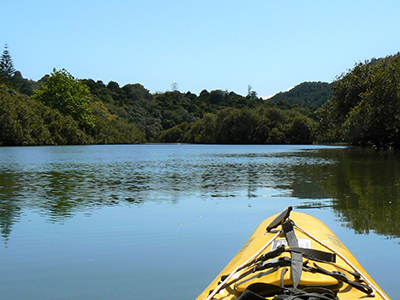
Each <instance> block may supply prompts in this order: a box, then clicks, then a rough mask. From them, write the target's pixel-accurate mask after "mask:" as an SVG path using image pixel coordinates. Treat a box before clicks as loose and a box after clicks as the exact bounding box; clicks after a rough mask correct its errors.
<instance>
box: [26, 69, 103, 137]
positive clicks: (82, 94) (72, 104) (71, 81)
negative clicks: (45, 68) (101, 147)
mask: <svg viewBox="0 0 400 300" xmlns="http://www.w3.org/2000/svg"><path fill="white" fill-rule="evenodd" d="M33 98H34V99H37V100H40V101H42V102H43V103H44V104H45V105H47V106H49V107H51V108H54V109H58V110H59V111H60V112H61V113H62V114H63V115H70V116H72V117H73V118H74V120H76V121H77V122H78V124H79V126H80V127H81V128H83V129H85V130H91V129H93V128H94V126H95V123H94V116H93V114H92V110H91V109H90V102H91V101H90V90H89V88H88V87H87V86H86V85H85V84H83V83H82V82H80V81H79V80H77V79H75V78H74V77H73V76H72V75H71V74H70V73H69V72H68V71H67V70H65V69H62V70H59V71H57V70H55V69H54V70H53V73H51V76H50V77H49V78H48V79H47V81H46V82H45V83H44V84H42V86H41V88H40V89H39V90H36V91H35V94H34V95H33Z"/></svg>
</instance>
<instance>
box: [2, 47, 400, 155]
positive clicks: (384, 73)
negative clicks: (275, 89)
mask: <svg viewBox="0 0 400 300" xmlns="http://www.w3.org/2000/svg"><path fill="white" fill-rule="evenodd" d="M399 76H400V54H397V55H393V56H388V57H386V58H381V59H372V60H371V61H366V62H364V63H359V64H357V65H356V66H355V67H354V68H353V69H351V70H349V71H348V72H347V73H344V74H342V75H340V76H339V77H337V78H336V79H335V80H334V81H333V82H332V83H324V82H304V83H301V84H299V85H297V86H295V87H294V88H292V89H290V90H289V91H287V92H281V93H278V94H276V95H275V96H273V97H271V98H269V99H262V98H259V97H257V93H256V92H255V91H252V90H251V86H249V88H248V94H247V95H246V96H242V95H238V94H236V93H234V92H230V91H226V90H213V91H207V90H203V91H201V92H200V94H199V95H196V94H194V93H191V92H180V91H178V90H177V89H176V88H175V85H173V86H172V89H171V90H170V91H166V92H162V93H154V94H152V93H150V91H149V90H147V89H146V88H145V87H144V86H143V85H141V84H139V83H136V84H127V85H124V86H122V87H121V86H119V84H118V83H117V82H115V81H110V82H108V83H107V84H106V83H103V82H102V81H94V80H92V79H76V78H74V76H73V75H71V74H70V73H69V72H68V71H67V70H65V69H61V70H55V69H54V70H53V72H51V73H50V74H46V75H44V76H43V77H42V78H41V79H40V80H39V81H34V80H30V79H26V78H24V77H23V76H22V74H21V72H20V71H17V70H15V68H14V65H13V61H12V58H11V55H10V53H9V51H8V47H7V45H5V47H4V51H3V54H2V56H1V60H0V145H66V144H132V143H145V142H158V143H166V142H167V143H177V142H178V143H216V144H218V143H221V144H277V143H279V144H282V143H293V144H310V143H320V142H324V143H326V142H329V143H337V142H345V143H349V144H355V145H369V146H374V147H376V148H399V147H400V137H399V133H398V132H399V129H400V128H399V126H400V121H399V120H400V115H399V108H398V107H399V105H398V104H399V103H398V98H399V86H398V82H399V79H400V78H399Z"/></svg>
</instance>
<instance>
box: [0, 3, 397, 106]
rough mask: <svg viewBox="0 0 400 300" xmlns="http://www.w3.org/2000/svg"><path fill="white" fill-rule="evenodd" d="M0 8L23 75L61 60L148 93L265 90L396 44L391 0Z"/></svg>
mask: <svg viewBox="0 0 400 300" xmlns="http://www.w3.org/2000/svg"><path fill="white" fill-rule="evenodd" d="M3 9H4V11H7V14H5V15H4V16H3V17H2V18H1V21H0V24H1V27H2V29H3V30H2V31H1V33H0V43H2V45H5V44H7V45H8V50H9V52H10V55H11V57H12V59H13V63H14V67H15V69H16V70H18V71H20V72H21V74H22V76H23V77H24V78H27V79H32V80H35V81H38V80H39V79H40V78H42V77H43V76H44V75H46V74H50V73H51V71H52V70H53V68H56V69H57V70H59V69H66V70H67V71H68V72H70V73H71V74H72V75H73V76H74V77H75V78H79V79H93V80H95V81H97V80H101V81H103V82H105V83H107V82H109V81H115V82H117V83H118V84H119V85H120V86H124V85H126V84H134V83H139V84H141V85H143V86H144V87H145V88H146V89H148V90H149V91H150V92H151V93H157V92H165V91H168V90H171V87H172V85H173V84H177V86H178V90H180V91H190V92H192V93H195V94H197V95H198V94H199V93H200V92H201V91H202V90H204V89H205V90H208V91H212V90H228V91H232V92H235V93H237V94H240V95H247V88H248V86H249V85H250V86H251V87H252V90H253V91H255V92H256V93H257V96H258V97H261V98H264V99H268V98H269V97H272V96H274V95H276V94H277V93H279V92H285V91H288V90H290V89H291V88H293V87H294V86H296V85H298V84H300V83H303V82H318V81H320V82H328V83H331V82H332V81H333V80H334V79H335V78H337V77H338V76H340V75H341V74H342V73H345V72H346V71H348V70H349V69H352V68H353V67H354V65H355V64H357V63H359V62H363V61H365V60H370V59H372V58H381V57H386V56H389V55H394V54H395V53H398V52H399V50H400V42H399V40H398V36H397V32H398V31H399V29H400V20H399V18H398V12H399V11H400V3H399V2H396V1H385V2H380V3H378V2H376V1H371V0H367V1H363V2H362V5H360V4H359V3H356V2H354V3H353V2H351V3H349V2H347V1H343V0H340V1H336V2H334V3H333V2H332V3H325V2H320V1H303V2H301V3H299V2H294V1H289V2H286V3H275V2H270V1H257V0H252V1H249V2H245V3H244V2H239V1H237V2H231V1H229V2H228V1H227V0H221V1H218V2H215V1H213V2H211V1H207V0H206V1H201V2H200V1H190V2H181V1H176V0H175V1H161V0H151V1H146V2H140V1H133V2H125V1H113V2H111V1H107V0H104V1H103V2H101V3H98V2H95V1H93V0H86V1H80V2H78V1H65V0H61V1H56V2H55V1H54V2H44V1H38V0H32V1H29V2H28V1H25V0H15V1H13V2H7V3H5V4H3Z"/></svg>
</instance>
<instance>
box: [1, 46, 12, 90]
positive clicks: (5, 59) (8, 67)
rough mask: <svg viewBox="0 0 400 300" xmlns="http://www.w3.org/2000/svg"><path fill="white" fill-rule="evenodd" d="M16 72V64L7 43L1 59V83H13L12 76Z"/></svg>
mask: <svg viewBox="0 0 400 300" xmlns="http://www.w3.org/2000/svg"><path fill="white" fill-rule="evenodd" d="M14 73H15V69H14V64H13V61H12V59H11V55H10V52H9V51H8V45H7V44H5V46H4V51H3V54H2V56H1V60H0V83H3V84H6V85H10V84H11V83H12V77H13V75H14Z"/></svg>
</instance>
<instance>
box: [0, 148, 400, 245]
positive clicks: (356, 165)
mask: <svg viewBox="0 0 400 300" xmlns="http://www.w3.org/2000/svg"><path fill="white" fill-rule="evenodd" d="M250 149H251V148H250ZM399 175H400V155H398V154H395V153H390V152H385V153H379V154H377V153H375V152H373V151H369V150H365V149H357V148H349V149H347V148H336V149H314V150H301V151H287V152H267V151H265V152H262V151H258V152H255V153H252V152H249V153H246V152H243V153H241V152H238V153H235V152H234V151H232V152H231V153H225V154H224V153H222V154H221V153H201V154H196V155H193V154H182V155H179V156H176V155H175V156H169V157H168V159H164V160H159V159H157V158H155V159H143V160H116V161H113V162H110V161H106V162H102V161H96V162H86V161H85V162H84V163H83V162H82V161H81V162H73V161H68V162H54V161H52V162H51V163H46V164H38V165H35V164H32V165H30V166H29V167H26V166H25V167H23V166H18V165H12V164H9V165H7V164H4V163H3V164H0V197H1V201H0V228H1V234H2V236H3V238H4V239H5V240H6V241H7V239H8V238H9V235H10V232H11V229H12V226H13V224H14V223H15V222H18V221H19V218H20V214H21V211H22V210H24V209H33V210H36V211H38V212H39V213H40V214H42V215H44V216H45V217H46V218H48V219H49V220H50V221H52V222H62V221H64V220H65V219H66V218H69V217H71V216H73V215H75V214H76V213H77V212H82V211H83V212H86V211H90V210H91V209H93V208H96V207H104V206H111V205H120V204H123V203H129V204H130V205H142V204H143V203H145V202H149V201H153V202H157V201H159V202H171V203H177V202H179V201H180V200H182V199H187V198H188V197H203V198H207V199H213V198H215V197H217V198H223V199H226V200H224V201H227V205H229V198H232V197H241V198H252V199H255V201H259V200H260V201H261V200H262V199H265V197H271V196H272V197H273V196H275V197H276V196H285V197H292V198H297V199H300V200H302V203H301V205H299V206H300V207H325V206H330V207H332V208H333V210H334V211H335V212H336V213H337V214H338V216H340V217H341V219H342V220H343V221H344V222H345V223H346V224H347V226H349V227H351V228H354V230H355V231H356V232H358V233H368V232H369V231H370V230H374V231H376V232H377V233H379V234H384V235H388V236H400V228H398V227H397V226H394V224H399V223H398V222H399V221H400V218H399V216H400V211H399V207H398V202H399V195H400V190H399V189H400V188H399V187H400V176H399ZM270 199H276V201H279V197H276V198H270Z"/></svg>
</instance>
